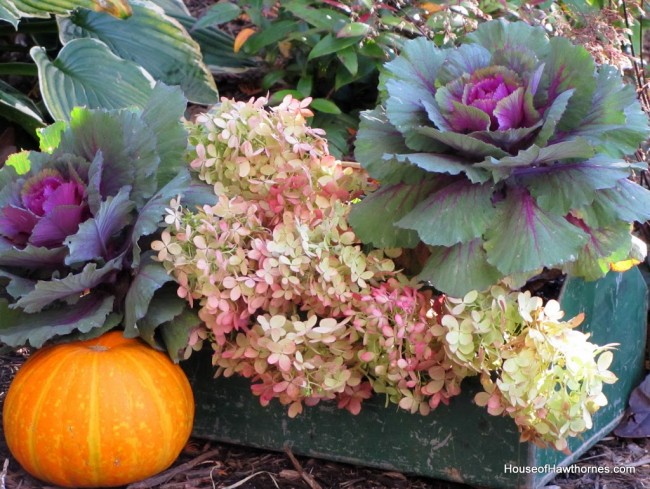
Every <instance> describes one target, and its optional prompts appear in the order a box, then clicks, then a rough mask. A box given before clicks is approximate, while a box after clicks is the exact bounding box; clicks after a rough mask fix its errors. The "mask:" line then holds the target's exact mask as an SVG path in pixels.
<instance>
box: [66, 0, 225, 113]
mask: <svg viewBox="0 0 650 489" xmlns="http://www.w3.org/2000/svg"><path fill="white" fill-rule="evenodd" d="M130 3H131V6H132V8H133V15H132V16H130V17H129V18H128V19H124V20H121V19H116V18H114V17H112V16H110V15H107V14H104V13H101V12H93V11H91V10H86V9H81V10H76V11H75V12H73V13H72V14H71V15H70V16H69V17H66V18H59V26H60V30H61V39H62V41H63V43H64V44H67V43H69V42H71V41H73V40H74V39H79V38H93V39H97V40H100V41H102V42H103V43H104V44H106V45H107V46H108V47H109V48H110V49H111V51H112V52H113V53H115V54H116V55H118V56H120V57H121V58H123V59H126V60H129V61H132V62H134V63H135V64H137V65H138V66H142V67H143V68H144V69H145V70H146V71H147V72H148V73H149V74H150V75H151V76H152V77H153V78H154V79H156V80H160V81H162V82H164V83H165V84H167V85H179V86H180V87H181V88H182V89H183V92H184V93H185V96H186V97H187V98H188V100H190V101H191V102H195V103H199V104H206V105H207V104H212V103H215V102H216V101H217V98H218V97H217V89H216V85H215V83H214V79H213V77H212V74H211V73H210V71H209V70H208V68H207V67H206V66H205V64H204V63H203V59H202V56H201V50H200V48H199V45H198V44H197V43H196V41H194V40H193V39H192V37H191V36H190V35H189V34H188V32H187V31H186V30H185V28H184V27H183V26H182V25H181V24H180V23H179V22H178V21H176V20H175V19H173V18H172V17H169V16H167V15H165V13H164V11H163V10H162V8H160V7H158V6H157V5H155V4H154V3H152V2H149V1H147V0H131V2H130ZM135 33H137V35H136V34H135Z"/></svg>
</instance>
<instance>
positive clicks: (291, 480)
mask: <svg viewBox="0 0 650 489" xmlns="http://www.w3.org/2000/svg"><path fill="white" fill-rule="evenodd" d="M25 357H26V352H24V351H20V350H19V351H12V352H5V353H3V354H0V408H1V405H2V402H3V401H4V397H5V393H6V391H7V388H8V386H9V383H10V382H11V379H12V378H13V376H14V375H15V373H16V372H17V371H18V368H19V367H20V365H21V364H22V363H23V362H24V360H25ZM578 465H581V466H591V467H595V466H605V467H612V468H613V467H621V466H626V467H634V468H635V470H636V473H635V474H634V475H623V474H614V473H610V474H607V475H597V474H583V475H571V476H569V477H563V478H559V477H558V478H556V480H555V481H554V482H553V483H552V484H551V486H548V489H558V488H559V489H646V488H650V439H638V440H624V439H620V438H617V437H614V436H610V437H607V438H605V439H604V440H603V441H601V442H600V443H598V444H597V445H596V446H595V447H594V448H592V449H591V450H590V451H589V452H587V453H586V454H585V455H584V456H583V458H582V459H581V460H580V461H579V462H578ZM48 487H49V488H51V487H52V486H47V485H44V484H43V483H41V482H40V481H38V480H36V479H34V478H33V477H31V476H29V475H28V474H27V473H26V472H25V471H23V470H22V469H21V467H20V466H19V465H18V463H17V462H16V460H15V459H13V458H12V457H11V454H10V453H9V451H8V449H7V446H6V444H5V442H4V436H0V489H45V488H48ZM149 488H161V489H195V488H196V489H198V488H201V489H202V488H205V489H235V488H240V489H289V488H291V489H472V488H471V487H470V486H466V485H461V484H453V483H450V482H444V481H436V480H431V479H424V478H420V477H412V476H408V475H404V474H400V473H397V472H388V471H385V470H377V469H369V468H365V467H356V466H352V465H346V464H339V463H333V462H328V461H325V460H317V459H313V458H307V457H296V456H294V455H293V454H292V453H291V452H284V453H276V452H266V451H263V450H255V449H250V448H244V447H238V446H233V445H227V444H219V443H214V442H208V441H205V440H199V439H191V440H190V442H189V443H188V444H187V446H186V447H185V449H184V450H183V453H181V455H180V456H179V458H178V460H177V461H176V462H175V463H174V465H173V466H172V467H171V468H170V469H168V470H167V471H165V472H163V473H161V474H158V475H156V476H154V477H152V478H150V479H147V480H145V481H142V482H138V483H136V484H132V485H130V486H128V487H127V489H149Z"/></svg>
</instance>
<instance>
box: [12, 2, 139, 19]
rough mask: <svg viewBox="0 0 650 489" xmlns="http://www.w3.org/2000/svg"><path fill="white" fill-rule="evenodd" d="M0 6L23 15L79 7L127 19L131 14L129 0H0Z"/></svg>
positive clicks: (36, 14)
mask: <svg viewBox="0 0 650 489" xmlns="http://www.w3.org/2000/svg"><path fill="white" fill-rule="evenodd" d="M0 7H4V8H6V9H8V10H12V11H13V12H16V11H17V12H19V13H20V16H23V17H49V16H50V14H60V15H65V14H68V13H70V12H72V11H73V10H75V9H77V8H87V9H91V10H95V11H97V12H106V13H108V14H110V15H113V16H115V17H118V18H120V19H125V18H127V17H129V16H130V15H131V6H130V5H129V2H128V1H127V0H79V1H76V2H70V1H68V0H0Z"/></svg>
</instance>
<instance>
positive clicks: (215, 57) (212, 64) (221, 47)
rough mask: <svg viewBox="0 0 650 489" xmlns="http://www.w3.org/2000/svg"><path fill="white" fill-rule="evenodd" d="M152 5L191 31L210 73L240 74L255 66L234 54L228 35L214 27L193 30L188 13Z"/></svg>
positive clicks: (158, 0) (160, 0)
mask: <svg viewBox="0 0 650 489" xmlns="http://www.w3.org/2000/svg"><path fill="white" fill-rule="evenodd" d="M154 3H156V4H158V5H160V6H161V7H163V8H164V9H165V12H166V13H167V15H170V16H171V17H173V18H175V19H176V20H178V21H179V22H180V23H181V25H182V26H183V27H185V29H186V30H191V31H192V38H193V39H194V40H195V41H196V42H198V43H199V46H200V47H201V52H202V53H203V61H204V63H206V65H207V66H208V68H209V70H210V71H211V72H212V73H241V72H242V71H245V70H247V69H251V68H253V67H255V66H257V65H256V64H255V60H254V59H252V58H251V57H250V56H247V55H243V54H238V53H236V52H235V50H234V39H233V38H232V36H230V35H229V34H226V33H225V32H223V31H221V30H219V29H218V28H216V27H206V28H195V27H194V24H195V22H196V19H195V18H194V17H192V16H190V15H189V13H181V12H180V11H179V9H178V8H175V7H174V6H173V5H169V4H170V2H167V1H163V0H156V1H155V2H154ZM183 7H185V6H184V5H183Z"/></svg>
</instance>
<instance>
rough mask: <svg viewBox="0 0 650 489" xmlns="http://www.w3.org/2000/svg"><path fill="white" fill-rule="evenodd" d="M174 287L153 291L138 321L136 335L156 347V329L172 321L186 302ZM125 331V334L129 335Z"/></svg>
mask: <svg viewBox="0 0 650 489" xmlns="http://www.w3.org/2000/svg"><path fill="white" fill-rule="evenodd" d="M175 289H176V288H175V287H165V288H162V289H159V290H157V291H156V292H155V294H154V296H153V298H152V299H151V302H150V303H149V308H148V309H147V313H146V314H145V316H144V317H143V318H142V319H140V320H139V321H138V324H137V331H138V333H139V334H138V336H139V337H140V338H142V339H143V340H144V341H146V342H147V343H148V344H149V345H151V346H153V347H154V348H158V342H157V341H156V330H157V329H158V327H159V326H160V325H161V324H163V323H167V322H170V321H172V320H173V319H174V318H175V317H176V316H178V315H179V314H180V313H182V312H183V310H184V309H185V307H186V306H187V302H186V301H185V300H184V299H181V298H180V297H178V295H177V294H176V290H175ZM129 334H130V332H129V333H127V332H125V335H129Z"/></svg>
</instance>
